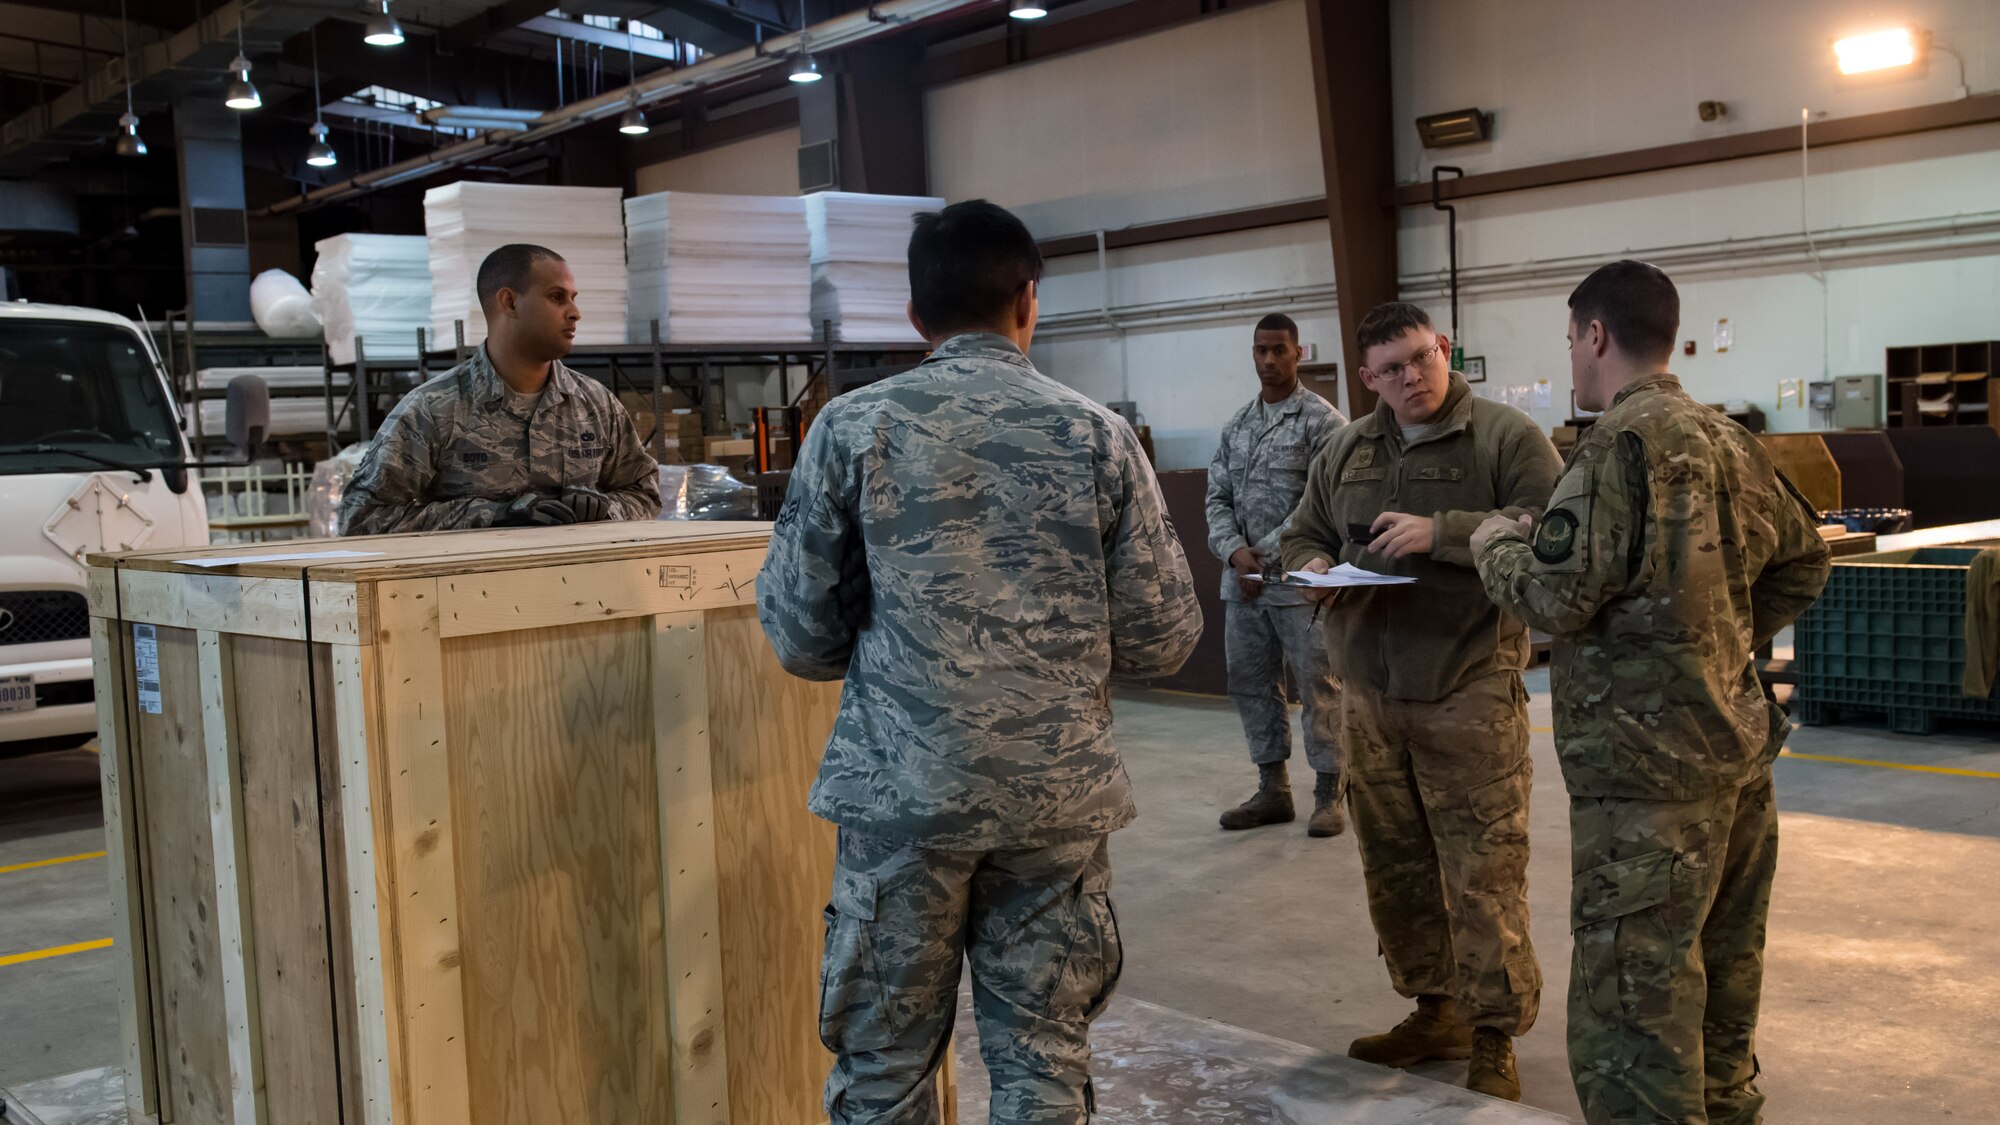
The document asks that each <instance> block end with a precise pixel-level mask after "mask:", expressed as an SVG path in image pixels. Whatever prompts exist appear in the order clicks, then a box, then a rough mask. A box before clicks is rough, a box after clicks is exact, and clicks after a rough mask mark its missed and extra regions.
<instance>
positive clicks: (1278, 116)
mask: <svg viewBox="0 0 2000 1125" xmlns="http://www.w3.org/2000/svg"><path fill="white" fill-rule="evenodd" d="M1305 35H1306V17H1305V5H1304V4H1303V3H1300V2H1299V0H1290V2H1287V3H1274V4H1263V5H1259V6H1257V7H1255V8H1250V9H1246V10H1244V11H1241V12H1238V13H1232V14H1230V15H1228V16H1224V17H1218V18H1212V19H1205V20H1197V21H1194V22H1191V23H1187V24H1182V25H1180V26H1178V27H1171V28H1168V29H1166V30H1164V31H1159V32H1155V33H1153V34H1151V35H1145V36H1140V37H1138V38H1135V39H1128V40H1123V41H1120V42H1117V43H1112V44H1108V45H1106V46H1103V47H1099V48H1095V49H1093V50H1088V51H1079V52H1074V53H1071V54H1067V55H1058V56H1056V57H1055V58H1052V59H1049V60H1047V61H1044V62H1038V63H1034V64H1031V65H1027V66H1015V67H1008V68H1006V69H1004V70H998V71H994V72H992V73H989V74H985V75H981V76H979V77H976V78H969V79H966V80H964V81H961V82H956V83H952V84H950V85H946V86H939V87H935V88H933V89H931V90H930V91H928V92H927V93H926V94H925V97H924V119H925V123H926V126H927V128H926V147H927V150H928V154H929V170H930V182H931V190H932V192H933V193H935V194H938V195H942V196H945V197H946V198H948V199H971V198H974V197H984V198H986V199H990V200H992V201H993V202H995V203H998V204H1000V205H1001V206H1003V207H1007V208H1010V209H1012V210H1014V211H1015V212H1016V213H1018V214H1019V215H1020V216H1021V218H1022V221H1024V222H1026V223H1027V224H1028V227H1029V229H1031V230H1033V231H1034V232H1035V233H1036V234H1037V235H1040V236H1042V237H1048V236H1052V235H1059V234H1073V233H1076V232H1079V231H1090V230H1096V229H1098V228H1101V227H1103V228H1117V227H1124V226H1130V225H1132V224H1134V223H1145V222H1152V221H1154V220H1157V219H1174V218H1181V217H1183V216H1187V215H1198V214H1203V213H1207V212H1214V211H1230V210H1235V209H1237V208H1241V207H1254V206H1257V205H1259V204H1264V203H1283V202H1287V201H1290V200H1294V199H1307V198H1312V197H1314V196H1318V195H1320V194H1322V186H1321V183H1322V181H1321V173H1320V164H1319V123H1318V122H1319V119H1318V117H1317V116H1316V115H1315V113H1314V110H1313V90H1312V70H1311V57H1310V55H1309V53H1308V51H1307V47H1306V38H1305ZM1301 76H1303V77H1304V78H1305V81H1304V82H1303V83H1301V82H1299V81H1298V79H1299V78H1300V77H1301Z"/></svg>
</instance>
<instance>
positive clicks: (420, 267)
mask: <svg viewBox="0 0 2000 1125" xmlns="http://www.w3.org/2000/svg"><path fill="white" fill-rule="evenodd" d="M314 249H316V250H318V251H319V258H318V260H317V261H315V262H314V263H313V272H312V296H313V308H314V309H316V310H317V311H318V312H319V316H320V321H321V322H322V323H323V324H324V325H325V331H326V350H327V355H328V356H329V357H330V358H331V359H332V360H333V362H335V363H353V362H354V338H355V337H356V336H359V337H361V341H362V346H363V348H365V349H366V351H367V355H368V358H370V359H412V358H414V357H415V356H416V354H417V329H419V328H429V327H430V326H431V258H430V243H429V242H428V241H427V240H426V239H424V237H423V236H422V235H415V234H341V235H335V236H334V237H332V238H327V239H321V240H320V241H319V242H318V243H316V244H315V245H314ZM449 343H450V341H449V340H447V341H445V343H443V344H440V345H439V346H440V347H444V346H448V345H449Z"/></svg>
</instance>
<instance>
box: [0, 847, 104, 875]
mask: <svg viewBox="0 0 2000 1125" xmlns="http://www.w3.org/2000/svg"><path fill="white" fill-rule="evenodd" d="M103 858H104V853H103V852H85V853H83V854H82V855H66V856H62V857H59V858H57V859H38V860H35V861H34V862H33V863H16V864H13V865H12V866H9V867H0V875H5V874H7V873H8V872H9V871H26V870H28V869H29V868H31V867H54V866H55V865H56V864H58V863H75V862H77V861H78V860H84V859H103Z"/></svg>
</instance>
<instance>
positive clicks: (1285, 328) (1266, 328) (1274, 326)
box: [1257, 313, 1299, 344]
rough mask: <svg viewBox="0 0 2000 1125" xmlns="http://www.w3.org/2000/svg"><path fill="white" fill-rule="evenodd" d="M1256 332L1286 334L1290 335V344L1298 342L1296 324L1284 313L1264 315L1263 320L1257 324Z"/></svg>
mask: <svg viewBox="0 0 2000 1125" xmlns="http://www.w3.org/2000/svg"><path fill="white" fill-rule="evenodd" d="M1257 331H1259V332H1286V333H1289V334H1290V335H1291V337H1292V343H1294V344H1296V343H1298V342H1299V326H1298V323H1297V322H1296V321H1294V320H1293V319H1292V318H1291V317H1289V316H1286V315H1285V314H1284V313H1265V314H1264V319H1262V320H1260V321H1258V322H1257Z"/></svg>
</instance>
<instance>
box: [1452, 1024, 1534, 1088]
mask: <svg viewBox="0 0 2000 1125" xmlns="http://www.w3.org/2000/svg"><path fill="white" fill-rule="evenodd" d="M1465 1088H1466V1089H1468V1090H1471V1091H1472V1092H1473V1093H1475V1094H1485V1095H1486V1096H1487V1097H1490V1098H1505V1099H1506V1100H1508V1101H1510V1102H1518V1101H1520V1100H1521V1072H1520V1071H1519V1070H1516V1069H1515V1067H1514V1038H1513V1036H1511V1035H1508V1034H1507V1033H1506V1032H1504V1031H1495V1030H1494V1029H1492V1028H1490V1027H1482V1028H1480V1029H1478V1030H1477V1031H1476V1032H1474V1033H1473V1037H1472V1063H1471V1065H1469V1066H1467V1067H1466V1070H1465Z"/></svg>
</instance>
